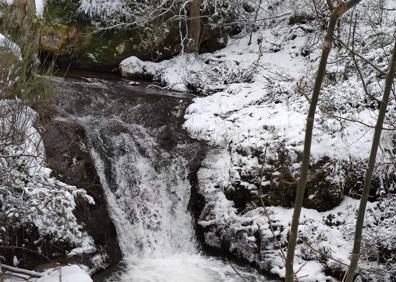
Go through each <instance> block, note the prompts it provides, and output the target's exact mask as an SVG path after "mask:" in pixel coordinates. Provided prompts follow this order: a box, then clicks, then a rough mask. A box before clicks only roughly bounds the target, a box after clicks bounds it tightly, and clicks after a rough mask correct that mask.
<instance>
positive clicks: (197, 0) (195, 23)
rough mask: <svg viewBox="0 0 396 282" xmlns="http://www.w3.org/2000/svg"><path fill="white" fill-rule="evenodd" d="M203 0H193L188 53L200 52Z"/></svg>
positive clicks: (189, 22)
mask: <svg viewBox="0 0 396 282" xmlns="http://www.w3.org/2000/svg"><path fill="white" fill-rule="evenodd" d="M200 6H201V0H192V2H191V3H190V8H189V20H188V34H187V46H186V47H187V48H186V53H198V52H199V46H200V37H201V19H200V16H201V7H200Z"/></svg>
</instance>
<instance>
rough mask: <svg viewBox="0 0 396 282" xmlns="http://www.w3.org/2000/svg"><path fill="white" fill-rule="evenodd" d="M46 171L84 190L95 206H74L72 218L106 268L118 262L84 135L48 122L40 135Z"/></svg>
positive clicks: (65, 125)
mask: <svg viewBox="0 0 396 282" xmlns="http://www.w3.org/2000/svg"><path fill="white" fill-rule="evenodd" d="M42 137H43V140H44V144H45V148H46V153H47V162H48V167H49V168H51V169H52V170H53V175H54V176H55V177H56V178H58V179H60V180H61V181H63V182H65V183H67V184H70V185H75V186H77V187H79V188H83V189H85V190H86V191H87V192H88V194H89V195H90V196H91V197H93V198H94V200H95V205H88V204H87V203H85V202H82V201H79V202H77V205H78V206H77V208H76V212H75V215H76V217H77V219H78V220H79V222H80V224H82V225H83V227H84V228H85V230H86V231H87V232H88V234H89V235H91V236H92V237H93V239H94V241H95V244H96V246H97V248H98V249H101V250H104V251H105V252H106V253H107V255H108V261H107V263H108V265H109V266H114V265H117V264H118V263H119V261H120V260H121V257H122V256H121V251H120V249H119V247H118V242H117V233H116V230H115V228H114V225H113V223H112V221H111V218H110V216H109V214H108V211H107V206H106V199H105V198H104V195H103V191H102V187H101V184H100V181H99V178H98V176H97V174H96V170H95V167H94V165H93V163H92V160H91V157H90V155H89V152H88V150H87V147H86V145H85V133H84V131H83V129H82V128H81V127H80V126H78V125H77V124H74V123H70V122H62V121H51V122H50V123H48V124H46V125H45V126H44V130H43V132H42Z"/></svg>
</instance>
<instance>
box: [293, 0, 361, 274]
mask: <svg viewBox="0 0 396 282" xmlns="http://www.w3.org/2000/svg"><path fill="white" fill-rule="evenodd" d="M360 1H361V0H350V1H348V2H340V4H338V6H337V7H336V8H334V9H333V11H332V12H331V16H330V20H329V24H328V26H327V30H326V35H325V37H324V42H323V49H322V55H321V58H320V63H319V69H318V72H317V75H316V79H315V85H314V90H313V94H312V98H311V103H310V106H309V111H308V116H307V125H306V129H305V139H304V151H303V156H302V164H301V172H300V178H299V180H298V185H297V194H296V199H295V203H294V212H293V218H292V223H291V227H290V231H289V238H288V249H287V257H286V281H287V282H291V281H293V277H294V271H293V264H294V251H295V248H296V241H297V232H298V225H299V220H300V214H301V208H302V204H303V201H304V193H305V186H306V184H307V178H308V169H309V159H310V156H311V143H312V131H313V126H314V119H315V112H316V107H317V104H318V100H319V94H320V90H321V87H322V82H323V79H324V76H325V74H326V66H327V60H328V57H329V54H330V51H331V49H332V45H333V40H334V31H335V28H336V24H337V21H338V19H339V18H340V17H341V16H342V15H343V14H344V13H345V12H346V11H348V10H349V9H350V8H352V7H353V6H355V5H356V4H357V3H359V2H360Z"/></svg>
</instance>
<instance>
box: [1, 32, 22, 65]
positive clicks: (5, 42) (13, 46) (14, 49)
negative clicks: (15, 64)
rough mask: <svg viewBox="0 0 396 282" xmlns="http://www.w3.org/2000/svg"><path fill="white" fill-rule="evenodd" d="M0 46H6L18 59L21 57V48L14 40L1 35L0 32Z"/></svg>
mask: <svg viewBox="0 0 396 282" xmlns="http://www.w3.org/2000/svg"><path fill="white" fill-rule="evenodd" d="M0 48H6V49H8V50H11V51H12V52H13V53H14V54H15V55H16V56H17V58H18V59H19V60H21V59H22V52H21V48H20V47H19V46H18V45H17V44H15V43H14V42H12V41H11V40H10V39H8V38H7V37H5V36H4V35H2V34H1V33H0Z"/></svg>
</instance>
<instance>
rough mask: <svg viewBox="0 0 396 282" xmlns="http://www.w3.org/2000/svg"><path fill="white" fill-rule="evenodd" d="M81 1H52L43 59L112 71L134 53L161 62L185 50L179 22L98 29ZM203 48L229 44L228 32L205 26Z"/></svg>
mask: <svg viewBox="0 0 396 282" xmlns="http://www.w3.org/2000/svg"><path fill="white" fill-rule="evenodd" d="M78 6H79V4H78V1H76V0H73V1H63V2H49V3H48V4H47V7H46V13H45V17H44V19H43V27H42V36H41V47H40V48H41V53H42V55H41V57H42V59H47V58H52V57H53V58H56V62H57V64H58V65H59V66H60V67H63V68H69V67H72V68H78V69H85V70H91V71H111V70H114V69H116V68H118V66H119V63H120V62H121V61H122V60H123V59H125V58H128V57H130V56H136V57H138V58H139V59H141V60H147V61H159V60H163V59H168V58H171V57H173V56H175V55H177V54H178V53H179V52H180V50H181V45H180V33H179V22H178V21H176V20H161V21H155V22H153V23H152V24H151V25H149V26H145V27H134V28H131V29H111V30H102V31H98V29H97V28H96V24H95V22H93V21H91V20H90V19H88V17H87V16H85V15H83V14H82V13H81V12H80V11H79V10H78ZM203 31H204V32H203V34H202V51H205V52H212V51H214V50H217V49H219V48H222V47H224V46H225V45H226V43H227V38H228V34H227V33H222V32H220V31H218V30H217V31H213V30H212V31H211V30H208V29H207V28H206V27H204V28H203Z"/></svg>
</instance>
